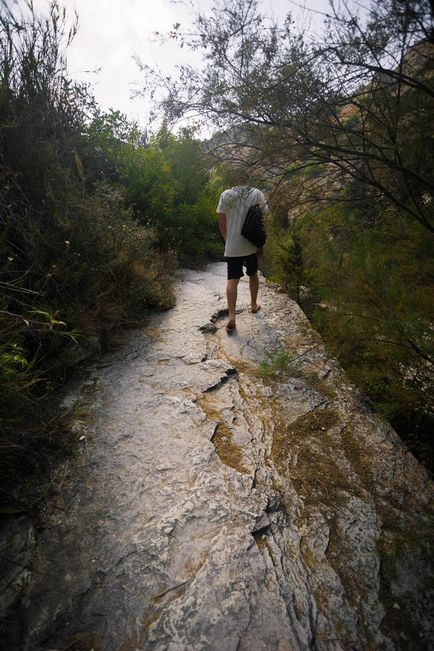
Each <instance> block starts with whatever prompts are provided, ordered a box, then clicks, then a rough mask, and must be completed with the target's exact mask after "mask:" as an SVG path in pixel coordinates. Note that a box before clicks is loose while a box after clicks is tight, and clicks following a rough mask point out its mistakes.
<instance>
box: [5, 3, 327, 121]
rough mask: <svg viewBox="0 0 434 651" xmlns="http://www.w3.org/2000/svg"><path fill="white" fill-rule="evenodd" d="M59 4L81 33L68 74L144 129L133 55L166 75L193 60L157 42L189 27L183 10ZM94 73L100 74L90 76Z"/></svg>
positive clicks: (267, 8) (275, 8)
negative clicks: (162, 35) (75, 18)
mask: <svg viewBox="0 0 434 651" xmlns="http://www.w3.org/2000/svg"><path fill="white" fill-rule="evenodd" d="M12 2H13V0H12ZM12 2H10V4H12ZM33 2H34V6H35V9H36V10H37V11H38V12H39V11H41V12H42V11H45V10H46V8H47V6H48V4H49V0H33ZM193 2H194V5H195V6H198V7H199V8H200V9H201V10H202V11H204V12H205V11H206V10H207V9H208V8H209V7H210V6H212V4H213V0H193ZM299 2H300V4H304V5H305V6H306V7H307V8H311V9H316V10H320V11H324V12H326V11H327V10H328V7H329V3H328V0H299ZM17 4H18V6H20V4H24V0H18V1H17V0H15V5H17ZM260 4H261V6H262V9H263V12H264V13H272V14H274V15H275V16H284V15H286V13H288V12H289V11H291V12H292V13H293V16H294V17H296V16H300V13H301V12H300V10H299V9H297V7H295V6H294V4H293V3H292V2H291V0H261V2H260ZM60 5H61V6H64V7H65V8H66V10H67V15H69V16H70V17H71V19H72V17H73V15H74V9H75V10H76V11H77V14H78V17H79V32H78V34H77V36H76V38H75V40H74V42H73V44H72V45H71V46H70V48H69V49H68V51H67V59H68V67H69V72H70V75H71V76H72V77H73V78H76V79H79V80H80V81H87V82H90V83H91V84H92V87H93V92H94V94H95V97H96V99H97V101H98V103H99V104H100V106H101V107H102V108H103V109H105V110H107V109H109V108H114V109H118V110H120V111H122V112H123V113H126V114H127V115H128V116H129V117H130V118H134V119H138V120H139V122H140V123H141V124H142V125H143V126H144V125H145V124H146V120H147V113H148V108H149V107H148V106H147V104H146V102H145V101H144V100H142V99H137V98H136V99H131V95H132V91H133V89H134V88H138V86H137V85H136V84H140V77H141V73H140V71H139V70H138V67H137V65H136V63H135V62H134V60H133V55H134V54H137V55H138V56H139V57H140V59H141V60H142V61H143V62H144V63H147V64H149V65H151V66H156V65H158V66H159V67H160V68H161V69H162V70H163V71H164V72H165V73H166V74H170V72H171V71H173V69H174V67H175V65H176V64H177V63H180V62H181V60H182V58H183V62H185V61H186V60H188V57H192V56H197V54H196V55H192V54H191V53H188V51H187V50H186V49H184V50H179V48H178V47H177V46H176V44H175V43H173V42H169V43H165V44H160V43H158V42H156V39H155V32H156V31H158V32H161V33H165V32H167V31H168V30H170V28H171V27H172V25H173V24H174V23H176V22H180V23H181V25H182V26H188V24H189V23H191V17H190V14H189V12H188V11H187V10H186V8H185V6H183V5H182V4H181V3H180V2H174V1H173V0H60ZM321 21H322V19H321V18H320V16H319V15H318V14H312V24H313V26H314V27H316V28H317V29H318V28H320V25H321ZM186 58H187V59H186ZM189 62H192V59H191V58H190V60H189ZM93 70H99V72H98V73H95V72H88V71H93Z"/></svg>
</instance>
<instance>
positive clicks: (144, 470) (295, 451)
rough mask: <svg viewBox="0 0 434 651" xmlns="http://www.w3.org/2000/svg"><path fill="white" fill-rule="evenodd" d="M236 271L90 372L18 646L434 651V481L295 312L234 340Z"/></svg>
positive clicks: (214, 278) (202, 275)
mask: <svg viewBox="0 0 434 651" xmlns="http://www.w3.org/2000/svg"><path fill="white" fill-rule="evenodd" d="M224 273H225V269H224V266H223V265H211V266H210V267H209V268H208V269H207V271H201V272H194V271H185V272H182V273H181V275H180V280H179V291H178V302H177V305H176V307H175V308H174V309H173V310H171V311H170V312H166V313H162V314H156V315H154V316H153V317H152V319H151V320H150V322H149V324H148V325H147V327H146V328H145V329H144V330H142V331H136V332H133V333H131V335H130V337H129V341H128V343H127V344H126V345H125V347H124V348H123V349H122V350H120V351H118V352H117V353H115V354H112V355H110V356H107V357H105V358H104V359H103V360H102V361H101V363H99V364H98V368H96V369H94V370H93V376H92V377H93V378H96V385H95V387H93V388H92V393H91V400H89V398H88V402H89V403H90V405H91V406H90V407H89V418H88V423H89V424H88V426H87V431H86V445H85V446H84V447H83V449H82V454H81V456H80V457H79V458H78V459H77V462H76V464H75V467H73V468H70V472H69V479H68V481H66V482H64V485H63V489H62V500H63V503H64V508H63V509H62V510H59V509H56V508H55V505H54V500H53V504H52V505H51V507H50V504H48V505H47V508H46V512H47V522H46V526H45V528H43V529H42V530H38V531H34V532H33V533H32V534H30V533H29V532H27V533H26V536H27V539H28V540H31V541H32V543H31V550H30V551H29V549H27V550H26V567H27V568H28V571H27V573H26V585H25V586H23V588H22V589H21V590H20V591H19V592H18V595H15V599H9V600H8V601H7V602H4V603H5V606H4V609H3V615H4V617H3V623H2V625H1V639H2V640H6V641H7V645H8V646H6V647H5V648H20V649H21V648H22V649H37V648H79V649H90V648H95V649H149V650H157V651H163V650H164V651H166V650H167V651H185V650H191V651H220V650H221V651H305V650H308V649H312V650H316V651H322V650H327V651H328V650H342V651H347V650H348V649H354V650H359V649H360V650H362V649H385V650H389V649H390V650H395V649H406V650H407V649H415V650H416V649H417V650H420V649H428V648H430V645H431V644H432V639H433V636H434V622H433V612H434V609H433V608H432V606H433V603H432V594H433V592H432V585H433V584H432V578H431V577H432V569H433V568H432V559H433V555H432V533H433V528H432V504H433V496H434V491H433V484H432V482H431V481H430V480H429V478H428V476H427V474H426V472H425V470H424V469H423V468H422V467H421V466H420V465H419V464H418V463H417V461H416V460H415V459H414V458H413V456H412V455H411V454H410V453H409V452H408V450H407V449H406V448H405V446H404V445H403V444H402V443H401V442H400V440H399V439H398V437H397V435H396V433H395V432H394V431H393V430H392V429H391V427H390V426H389V425H388V424H387V423H386V422H384V421H383V420H382V419H381V418H380V417H378V416H377V415H375V414H374V413H372V412H371V411H370V410H369V408H368V407H367V406H366V402H365V401H364V399H363V396H360V395H359V394H358V392H357V391H356V389H355V388H354V387H353V386H351V384H350V383H349V382H348V380H347V378H346V376H345V374H344V373H343V371H342V369H341V368H340V367H339V365H338V363H337V362H336V361H335V360H334V359H333V358H330V356H329V355H328V354H327V352H326V350H325V349H324V347H323V345H322V343H321V341H320V339H319V337H318V335H317V334H316V333H315V332H313V331H312V329H311V328H310V327H309V324H308V322H307V320H306V318H305V317H304V315H303V313H302V312H301V311H300V309H299V308H298V306H297V305H296V304H294V303H293V302H292V301H291V300H289V299H288V298H287V297H285V296H284V295H282V294H279V293H278V292H276V291H275V290H274V289H273V288H270V287H266V286H265V285H264V284H263V285H262V288H261V302H262V305H263V307H262V310H261V311H260V312H258V313H257V314H255V315H253V314H251V313H250V311H249V310H248V285H247V282H246V281H242V282H241V283H240V291H239V313H238V316H237V326H238V329H237V331H236V332H235V333H234V334H231V335H230V336H228V335H227V333H226V332H225V329H224V323H225V316H224V315H225V312H224V309H225V303H224V298H223V297H224V287H225V277H224ZM264 360H265V361H266V363H264ZM261 362H262V364H261ZM33 539H35V540H33ZM18 552H19V553H20V554H21V557H22V553H23V552H22V549H21V547H20V549H19V550H17V553H18ZM9 553H10V552H9ZM21 557H20V558H21Z"/></svg>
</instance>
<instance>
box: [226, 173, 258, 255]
mask: <svg viewBox="0 0 434 651" xmlns="http://www.w3.org/2000/svg"><path fill="white" fill-rule="evenodd" d="M256 204H259V205H260V206H261V208H262V210H263V211H264V212H268V206H267V201H266V199H265V197H264V195H263V194H262V192H261V191H260V190H258V189H257V188H249V187H247V186H235V187H233V188H230V189H229V190H225V191H224V192H222V194H221V195H220V200H219V203H218V206H217V212H222V213H224V214H225V215H226V246H225V256H226V257H234V258H239V257H244V256H246V255H251V254H252V253H255V252H256V246H255V245H254V244H252V243H251V242H249V240H247V239H246V238H245V237H243V236H242V235H241V229H242V227H243V224H244V220H245V218H246V214H247V211H248V209H249V208H250V207H251V206H254V205H256Z"/></svg>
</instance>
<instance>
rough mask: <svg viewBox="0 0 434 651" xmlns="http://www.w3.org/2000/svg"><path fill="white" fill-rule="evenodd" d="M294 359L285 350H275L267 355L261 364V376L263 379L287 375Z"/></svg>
mask: <svg viewBox="0 0 434 651" xmlns="http://www.w3.org/2000/svg"><path fill="white" fill-rule="evenodd" d="M292 362H293V359H292V358H291V357H290V355H288V354H287V353H286V352H285V351H284V350H281V349H275V350H270V351H267V352H266V353H265V357H264V359H263V360H261V361H260V362H259V374H260V375H262V376H263V377H273V376H279V375H282V374H285V373H286V372H287V371H288V368H289V366H290V365H291V363H292Z"/></svg>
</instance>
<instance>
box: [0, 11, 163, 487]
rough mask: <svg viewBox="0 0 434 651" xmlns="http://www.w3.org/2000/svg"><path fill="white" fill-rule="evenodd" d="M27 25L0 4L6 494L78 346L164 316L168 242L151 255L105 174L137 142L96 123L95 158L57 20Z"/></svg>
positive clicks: (113, 121)
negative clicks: (151, 311)
mask: <svg viewBox="0 0 434 651" xmlns="http://www.w3.org/2000/svg"><path fill="white" fill-rule="evenodd" d="M26 15H27V18H24V17H19V18H17V17H16V16H13V15H12V13H11V12H10V11H9V10H8V9H7V8H6V7H2V14H1V17H0V31H1V34H0V35H1V39H0V48H1V57H0V62H1V63H0V77H1V80H2V82H1V86H0V178H1V180H2V183H1V186H0V259H1V268H0V362H1V365H0V405H1V406H0V428H1V433H0V473H1V474H2V478H3V482H4V484H5V485H11V484H12V483H16V482H17V481H18V482H20V481H21V480H22V478H23V477H24V476H25V475H26V473H27V472H32V471H33V470H35V469H36V470H37V469H39V468H40V467H42V466H44V464H45V463H46V459H47V458H49V457H50V455H51V454H52V453H53V451H54V450H55V449H58V446H59V444H60V441H61V437H60V435H59V430H60V429H61V427H60V424H59V421H58V418H57V415H55V414H53V413H51V411H50V409H51V407H50V405H51V400H52V394H53V391H54V389H55V388H56V387H57V386H58V385H59V382H61V381H63V379H64V378H65V376H66V375H67V373H68V369H69V367H70V366H71V365H72V364H73V363H74V360H75V359H82V358H83V353H82V351H83V350H85V348H86V342H87V341H91V340H92V341H96V342H99V345H100V346H102V347H105V346H108V345H110V343H111V341H112V340H113V338H114V335H115V334H116V331H117V330H119V328H121V327H125V326H127V325H131V324H134V323H137V322H139V321H140V320H141V319H142V318H143V315H144V313H145V311H146V310H147V309H148V308H158V309H161V308H167V307H170V306H171V305H173V301H174V296H173V290H172V274H173V271H174V270H175V263H176V256H175V254H174V253H173V251H172V250H171V248H170V244H167V245H166V246H165V247H164V250H162V249H161V247H160V244H161V240H162V238H161V233H160V232H159V230H158V226H159V225H158V223H157V222H156V223H155V224H152V223H151V220H149V219H143V220H142V223H140V222H139V220H138V218H137V215H135V214H134V209H133V206H132V205H127V204H128V202H127V197H126V196H125V193H124V191H123V190H124V187H123V186H122V184H120V183H118V176H119V175H118V172H117V170H116V169H113V163H112V160H113V159H114V158H115V154H116V155H117V156H119V157H120V158H121V153H123V152H124V151H125V149H127V150H128V151H132V150H134V151H136V149H137V138H138V135H137V132H136V131H135V130H134V129H133V128H131V127H130V126H129V125H128V126H127V125H125V123H124V120H123V118H122V116H120V114H117V113H114V114H112V115H111V116H110V120H108V119H107V120H105V119H104V120H102V119H101V118H100V122H102V123H103V125H104V127H105V130H103V129H102V127H101V125H99V128H100V133H99V137H100V140H101V141H102V142H103V143H104V147H105V148H106V152H107V153H105V152H104V151H103V149H102V147H100V148H99V149H97V148H96V147H95V142H94V140H92V138H91V136H90V134H88V133H87V130H88V123H87V117H86V116H87V115H89V113H91V114H92V112H93V113H94V114H95V115H96V118H95V120H97V118H98V116H100V113H99V112H98V110H97V108H96V106H95V103H94V100H93V99H92V97H91V96H89V95H88V93H87V89H86V88H85V87H84V86H81V85H77V84H74V83H72V82H71V81H70V80H69V79H68V76H67V71H66V66H65V63H64V61H63V59H62V55H61V52H62V48H63V46H64V45H65V44H67V42H68V40H69V38H70V37H71V34H70V35H69V36H68V34H66V32H65V29H64V14H63V13H62V12H61V11H60V10H59V8H58V5H57V4H56V3H52V5H51V7H50V11H49V16H48V17H47V18H38V17H37V16H36V15H35V13H34V11H33V10H32V8H31V6H30V5H29V7H28V12H27V14H26ZM73 31H74V30H73ZM121 139H122V140H121ZM134 148H136V149H134ZM141 152H145V156H149V155H150V154H148V153H147V151H146V150H143V149H142V150H141ZM110 157H111V158H110ZM144 167H145V168H146V165H145V166H144ZM148 168H149V166H148V167H147V168H146V169H148ZM157 176H158V174H157ZM153 191H154V195H153V196H151V200H150V202H152V201H153V202H154V203H156V202H157V199H158V196H157V195H158V192H160V193H161V202H162V203H164V201H166V199H165V197H164V193H165V188H164V187H161V186H160V187H159V188H157V189H155V188H153ZM95 347H98V344H96V346H95ZM80 351H81V354H80ZM84 354H86V353H84ZM3 488H4V487H3Z"/></svg>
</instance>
